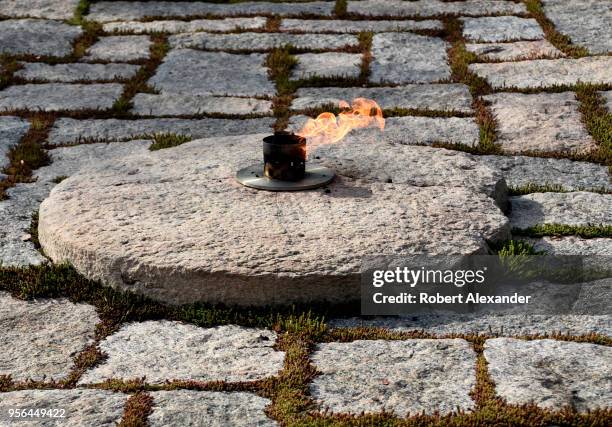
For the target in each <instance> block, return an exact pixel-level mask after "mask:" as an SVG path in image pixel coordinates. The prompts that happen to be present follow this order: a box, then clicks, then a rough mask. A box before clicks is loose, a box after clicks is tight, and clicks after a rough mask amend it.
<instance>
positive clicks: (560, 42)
mask: <svg viewBox="0 0 612 427" xmlns="http://www.w3.org/2000/svg"><path fill="white" fill-rule="evenodd" d="M524 3H525V6H526V7H527V11H528V12H529V14H530V16H531V17H532V18H534V19H535V20H536V21H538V24H540V27H542V30H544V36H545V37H546V39H547V40H548V41H549V42H550V43H551V44H552V45H553V46H555V47H556V48H557V49H559V50H560V51H561V52H563V53H565V54H566V55H568V56H570V57H573V58H580V57H583V56H587V55H588V54H589V52H588V50H587V49H585V48H584V47H580V46H575V45H573V44H572V42H571V40H570V38H569V37H568V36H566V35H564V34H561V33H560V32H558V31H557V30H556V28H555V26H554V24H553V23H552V22H550V20H549V19H548V18H547V17H546V15H545V14H544V8H543V6H542V1H541V0H524Z"/></svg>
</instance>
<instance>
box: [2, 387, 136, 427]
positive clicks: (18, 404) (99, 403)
mask: <svg viewBox="0 0 612 427" xmlns="http://www.w3.org/2000/svg"><path fill="white" fill-rule="evenodd" d="M128 397H129V395H127V394H123V393H114V392H112V391H107V390H83V389H74V390H21V391H12V392H9V393H0V413H1V414H3V420H4V419H7V418H8V413H9V409H26V410H29V409H65V411H66V414H65V415H66V418H65V419H61V420H59V419H49V418H47V419H44V420H43V419H42V418H38V419H37V418H31V419H29V420H24V419H20V420H19V421H17V420H15V421H10V422H8V423H7V424H4V423H3V421H0V425H2V426H14V425H19V426H25V427H35V426H43V427H51V426H56V425H61V426H66V427H78V426H99V427H113V426H116V425H118V424H119V421H121V417H122V416H123V409H124V406H125V404H126V402H127V399H128Z"/></svg>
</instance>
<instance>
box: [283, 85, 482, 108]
mask: <svg viewBox="0 0 612 427" xmlns="http://www.w3.org/2000/svg"><path fill="white" fill-rule="evenodd" d="M296 96H297V97H296V98H295V99H294V100H293V102H292V104H291V108H292V109H293V110H303V109H306V108H314V107H320V106H324V105H327V104H334V105H336V106H338V102H339V101H341V100H344V101H347V102H349V103H350V102H351V101H352V100H354V99H355V98H368V99H373V100H375V101H376V102H377V103H378V105H379V106H380V107H381V108H382V109H391V108H406V109H410V108H415V109H426V110H435V111H454V112H460V113H472V112H473V110H472V95H470V91H469V89H468V87H467V86H465V85H463V84H442V85H427V84H422V85H406V86H398V87H372V88H358V87H355V88H344V87H322V88H317V87H305V88H300V89H298V91H297V93H296Z"/></svg>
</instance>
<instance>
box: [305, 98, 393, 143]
mask: <svg viewBox="0 0 612 427" xmlns="http://www.w3.org/2000/svg"><path fill="white" fill-rule="evenodd" d="M339 104H340V108H341V109H344V110H346V111H341V112H340V114H338V117H336V116H335V115H334V114H333V113H328V112H325V113H321V114H319V116H318V117H317V118H316V119H308V121H307V122H306V124H305V125H304V127H303V128H302V129H301V130H300V131H299V132H297V134H298V135H299V136H302V137H304V138H307V139H308V144H309V145H311V146H312V145H314V146H316V145H320V144H333V143H335V142H338V141H340V140H341V139H342V138H344V137H345V136H346V134H348V133H349V132H350V131H351V130H353V129H361V128H366V127H370V126H372V125H373V124H376V125H377V126H378V127H379V128H380V130H381V131H382V130H384V128H385V119H384V118H383V114H382V109H381V108H380V106H379V105H378V104H377V103H376V101H373V100H371V99H366V98H355V99H354V100H353V105H352V107H351V106H349V104H348V102H346V101H340V103H339Z"/></svg>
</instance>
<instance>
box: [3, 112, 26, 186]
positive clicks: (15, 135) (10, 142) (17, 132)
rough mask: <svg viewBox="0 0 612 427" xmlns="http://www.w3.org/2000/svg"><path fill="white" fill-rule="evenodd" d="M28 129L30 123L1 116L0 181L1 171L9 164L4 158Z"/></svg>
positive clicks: (17, 118)
mask: <svg viewBox="0 0 612 427" xmlns="http://www.w3.org/2000/svg"><path fill="white" fill-rule="evenodd" d="M29 129H30V122H28V121H27V120H25V119H22V118H20V117H12V116H3V117H0V179H2V176H3V175H2V169H4V168H5V167H6V166H8V164H9V160H8V158H7V157H6V156H7V154H8V152H9V150H10V149H11V147H12V146H14V145H16V144H18V143H19V140H21V138H22V137H23V136H24V135H25V134H26V133H27V131H28V130H29Z"/></svg>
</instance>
